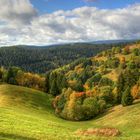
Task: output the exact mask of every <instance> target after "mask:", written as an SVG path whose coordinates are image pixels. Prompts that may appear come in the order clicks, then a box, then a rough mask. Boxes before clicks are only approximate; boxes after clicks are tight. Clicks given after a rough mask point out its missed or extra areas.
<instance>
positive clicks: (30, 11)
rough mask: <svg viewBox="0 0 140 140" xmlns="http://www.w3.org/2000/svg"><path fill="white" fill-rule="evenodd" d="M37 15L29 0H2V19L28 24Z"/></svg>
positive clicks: (0, 15)
mask: <svg viewBox="0 0 140 140" xmlns="http://www.w3.org/2000/svg"><path fill="white" fill-rule="evenodd" d="M36 15H37V11H36V10H35V9H34V8H33V6H32V5H31V3H30V1H29V0H0V20H1V21H9V22H12V23H16V24H21V23H23V24H26V23H29V22H30V21H31V19H32V18H33V17H35V16H36Z"/></svg>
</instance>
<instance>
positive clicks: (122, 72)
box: [0, 42, 140, 121]
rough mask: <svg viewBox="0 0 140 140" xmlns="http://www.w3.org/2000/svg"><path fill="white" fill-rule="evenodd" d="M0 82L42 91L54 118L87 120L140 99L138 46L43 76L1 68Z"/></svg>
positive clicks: (105, 53)
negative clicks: (48, 101) (50, 101)
mask: <svg viewBox="0 0 140 140" xmlns="http://www.w3.org/2000/svg"><path fill="white" fill-rule="evenodd" d="M35 50H36V49H35ZM0 81H1V82H6V83H8V84H14V85H20V86H25V87H30V88H34V89H38V90H42V91H45V92H46V93H49V94H51V95H52V96H53V97H54V101H53V103H52V105H53V107H54V109H55V113H56V115H57V116H59V117H62V118H64V119H68V120H75V121H78V120H88V119H91V118H93V117H95V116H97V115H98V114H100V113H103V112H104V111H105V110H106V109H107V108H109V107H112V106H114V105H116V104H122V105H123V106H128V105H131V104H132V103H133V101H134V100H136V99H138V98H140V43H139V42H137V43H135V44H133V45H125V46H124V47H123V48H121V47H113V48H111V49H108V50H104V51H102V52H100V53H98V54H97V55H96V56H94V57H90V58H81V59H78V60H76V61H74V62H72V63H70V64H67V65H65V66H63V67H59V68H57V69H55V70H52V71H50V72H48V73H46V75H45V76H44V75H42V76H41V75H39V74H34V73H31V72H25V71H24V70H23V69H21V68H19V67H9V68H7V69H6V68H4V67H1V68H0Z"/></svg>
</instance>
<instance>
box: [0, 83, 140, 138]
mask: <svg viewBox="0 0 140 140" xmlns="http://www.w3.org/2000/svg"><path fill="white" fill-rule="evenodd" d="M51 100H52V97H51V96H49V95H47V94H45V93H43V92H40V91H37V90H33V89H29V88H24V87H18V86H12V85H0V140H78V139H80V140H140V103H139V101H138V102H136V103H135V104H134V105H132V106H129V107H122V106H120V105H119V106H116V107H114V108H111V109H110V110H108V111H107V112H106V113H104V114H103V115H100V116H98V117H97V118H95V119H93V120H89V121H83V122H71V121H66V120H63V119H60V118H58V117H56V116H55V115H54V112H53V109H52V107H51ZM103 127H113V128H117V129H119V130H120V131H121V135H120V136H118V137H99V136H76V135H75V134H74V132H75V131H76V130H77V129H83V130H84V129H88V128H103Z"/></svg>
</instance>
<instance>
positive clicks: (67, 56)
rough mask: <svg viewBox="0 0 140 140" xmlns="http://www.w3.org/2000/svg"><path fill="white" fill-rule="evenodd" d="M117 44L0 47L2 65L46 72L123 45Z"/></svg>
mask: <svg viewBox="0 0 140 140" xmlns="http://www.w3.org/2000/svg"><path fill="white" fill-rule="evenodd" d="M122 45H124V43H115V44H90V43H75V44H67V45H60V46H59V45H56V46H50V47H48V46H47V47H35V46H12V47H2V48H0V66H4V67H6V68H8V67H10V66H18V67H21V68H22V69H23V70H25V71H30V72H35V73H45V72H46V71H50V70H52V69H55V68H58V67H60V66H63V65H65V64H68V63H71V62H73V61H74V60H76V59H78V58H82V57H91V56H95V55H96V54H97V53H99V52H101V51H103V50H107V49H110V48H112V47H113V46H122Z"/></svg>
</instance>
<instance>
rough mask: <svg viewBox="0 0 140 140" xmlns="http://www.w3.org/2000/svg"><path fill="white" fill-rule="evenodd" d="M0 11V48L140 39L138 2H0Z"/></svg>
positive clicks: (100, 0) (71, 0)
mask: <svg viewBox="0 0 140 140" xmlns="http://www.w3.org/2000/svg"><path fill="white" fill-rule="evenodd" d="M0 9H1V12H0V46H7V45H22V44H26V45H50V44H59V43H68V42H88V41H97V40H118V39H139V38H140V0H0Z"/></svg>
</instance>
